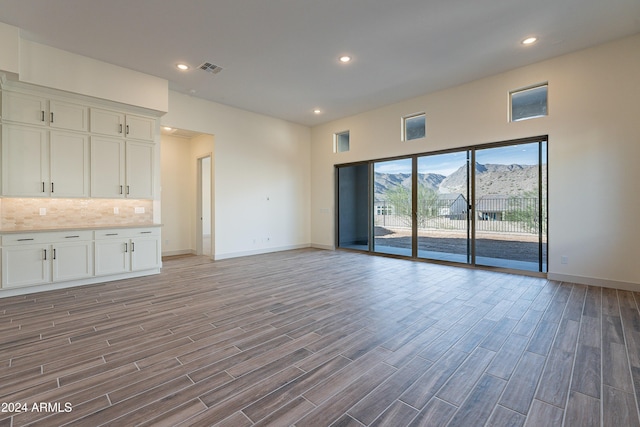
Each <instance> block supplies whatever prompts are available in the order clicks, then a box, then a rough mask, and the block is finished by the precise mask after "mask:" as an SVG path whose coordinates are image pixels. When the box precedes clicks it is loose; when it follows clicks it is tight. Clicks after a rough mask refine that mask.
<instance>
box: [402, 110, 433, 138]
mask: <svg viewBox="0 0 640 427" xmlns="http://www.w3.org/2000/svg"><path fill="white" fill-rule="evenodd" d="M402 132H403V138H402V140H403V141H411V140H412V139H419V138H424V137H425V135H426V134H427V119H426V116H425V114H424V113H419V114H414V115H411V116H407V117H403V118H402Z"/></svg>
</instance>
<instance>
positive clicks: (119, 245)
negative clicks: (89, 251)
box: [95, 239, 131, 276]
mask: <svg viewBox="0 0 640 427" xmlns="http://www.w3.org/2000/svg"><path fill="white" fill-rule="evenodd" d="M95 248H96V255H95V266H96V276H102V275H105V274H118V273H126V272H128V271H129V269H130V266H131V265H130V262H131V261H130V252H129V239H113V240H96V242H95Z"/></svg>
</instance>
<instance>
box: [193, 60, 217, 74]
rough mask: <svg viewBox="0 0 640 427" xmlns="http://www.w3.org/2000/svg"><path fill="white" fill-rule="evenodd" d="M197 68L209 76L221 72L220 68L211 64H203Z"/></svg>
mask: <svg viewBox="0 0 640 427" xmlns="http://www.w3.org/2000/svg"><path fill="white" fill-rule="evenodd" d="M198 68H200V69H201V70H204V71H206V72H207V73H211V74H218V73H219V72H220V71H222V67H218V66H217V65H214V64H212V63H211V62H205V63H204V64H202V65H201V66H199V67H198Z"/></svg>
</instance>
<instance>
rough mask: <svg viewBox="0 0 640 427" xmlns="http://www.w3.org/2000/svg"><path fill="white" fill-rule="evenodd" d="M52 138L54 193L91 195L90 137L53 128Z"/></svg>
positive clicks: (75, 195) (61, 195)
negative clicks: (55, 130)
mask: <svg viewBox="0 0 640 427" xmlns="http://www.w3.org/2000/svg"><path fill="white" fill-rule="evenodd" d="M49 138H50V139H49V164H50V182H51V184H50V186H49V191H50V192H51V195H52V196H55V197H89V137H88V136H87V135H85V134H79V133H72V132H51V134H50V136H49Z"/></svg>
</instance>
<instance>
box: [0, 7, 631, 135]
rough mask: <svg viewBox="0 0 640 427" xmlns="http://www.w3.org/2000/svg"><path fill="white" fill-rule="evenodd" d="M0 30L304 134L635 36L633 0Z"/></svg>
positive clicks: (132, 15) (322, 11) (216, 15)
mask: <svg viewBox="0 0 640 427" xmlns="http://www.w3.org/2000/svg"><path fill="white" fill-rule="evenodd" d="M0 22H4V23H7V24H10V25H14V26H16V27H20V28H21V29H22V30H23V32H22V36H23V37H24V38H26V39H29V40H33V41H36V42H41V43H44V44H47V45H50V46H54V47H57V48H60V49H64V50H67V51H70V52H74V53H77V54H80V55H84V56H88V57H92V58H95V59H99V60H102V61H106V62H109V63H112V64H116V65H120V66H123V67H127V68H130V69H134V70H138V71H141V72H144V73H148V74H152V75H155V76H158V77H162V78H165V79H167V80H168V81H169V87H170V88H171V89H173V90H176V91H179V92H183V93H187V94H189V93H190V94H192V95H193V96H196V97H201V98H205V99H209V100H212V101H215V102H219V103H222V104H227V105H231V106H235V107H239V108H242V109H245V110H250V111H255V112H259V113H263V114H267V115H270V116H274V117H280V118H283V119H286V120H290V121H292V122H297V123H301V124H305V125H310V126H312V125H315V124H319V123H323V122H327V121H330V120H334V119H337V118H341V117H345V116H348V115H351V114H355V113H359V112H362V111H366V110H371V109H374V108H377V107H380V106H383V105H387V104H391V103H394V102H398V101H400V100H403V99H407V98H410V97H413V96H417V95H422V94H425V93H429V92H433V91H436V90H440V89H444V88H447V87H451V86H454V85H458V84H461V83H464V82H468V81H472V80H475V79H478V78H481V77H485V76H489V75H492V74H496V73H500V72H503V71H506V70H509V69H513V68H517V67H520V66H523V65H527V64H531V63H534V62H538V61H540V60H543V59H546V58H551V57H554V56H558V55H561V54H564V53H568V52H572V51H575V50H578V49H582V48H585V47H588V46H592V45H595V44H599V43H602V42H606V41H609V40H613V39H616V38H619V37H623V36H627V35H631V34H635V33H638V32H640V0H536V1H525V0H180V1H177V0H101V1H97V0H96V1H94V0H0ZM529 35H536V36H538V37H539V39H540V40H539V42H538V43H537V44H535V45H533V46H529V47H523V46H521V45H520V41H521V40H522V39H524V38H525V37H526V36H529ZM342 54H349V55H351V56H352V57H353V61H352V62H351V63H350V64H346V65H345V64H341V63H339V62H338V57H339V56H340V55H342ZM205 61H208V62H211V63H213V64H215V65H218V66H221V67H222V68H223V70H222V71H221V72H220V73H219V74H216V75H213V74H210V73H207V72H205V71H202V70H199V69H197V68H196V67H198V66H199V65H200V64H202V63H203V62H205ZM178 62H186V63H187V64H189V65H190V66H192V67H194V69H192V70H190V71H188V72H180V71H178V70H177V69H176V68H175V64H176V63H178ZM314 108H319V109H321V110H322V113H321V114H319V115H316V114H314V113H313V110H314Z"/></svg>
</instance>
